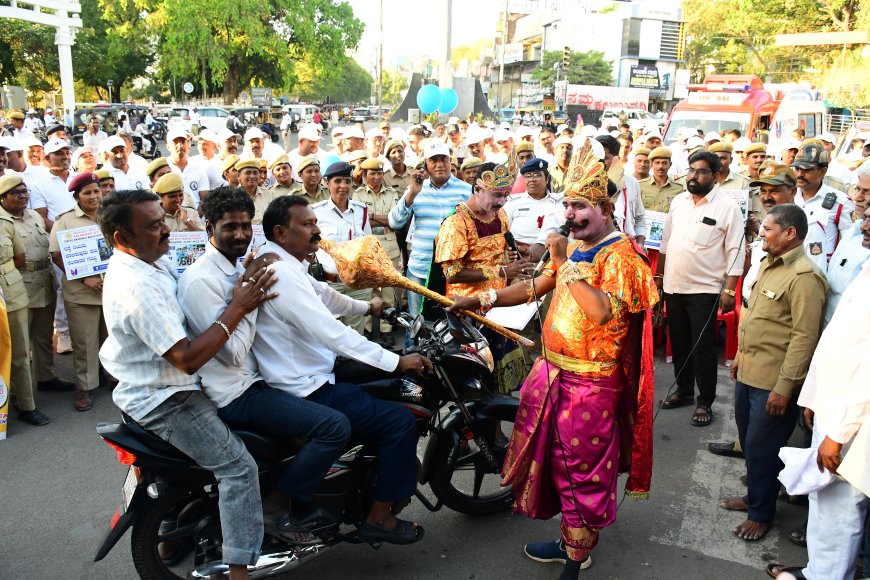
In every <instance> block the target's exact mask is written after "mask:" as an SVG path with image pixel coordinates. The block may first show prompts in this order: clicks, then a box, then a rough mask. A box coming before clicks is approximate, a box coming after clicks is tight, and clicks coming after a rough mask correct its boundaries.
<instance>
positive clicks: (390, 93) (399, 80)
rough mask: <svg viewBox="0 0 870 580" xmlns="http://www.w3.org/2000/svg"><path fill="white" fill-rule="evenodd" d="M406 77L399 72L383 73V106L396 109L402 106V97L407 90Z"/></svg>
mask: <svg viewBox="0 0 870 580" xmlns="http://www.w3.org/2000/svg"><path fill="white" fill-rule="evenodd" d="M408 86H409V83H408V75H406V74H402V73H400V72H399V71H388V70H385V71H384V86H383V102H384V104H385V105H391V106H393V107H398V106H399V105H401V104H402V96H403V93H404V92H405V91H407V90H408Z"/></svg>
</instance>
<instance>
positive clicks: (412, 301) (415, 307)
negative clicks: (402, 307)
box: [405, 272, 426, 348]
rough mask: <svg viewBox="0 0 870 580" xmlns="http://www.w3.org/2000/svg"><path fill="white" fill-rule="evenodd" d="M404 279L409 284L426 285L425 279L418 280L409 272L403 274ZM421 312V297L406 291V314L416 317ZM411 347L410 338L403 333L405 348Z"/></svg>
mask: <svg viewBox="0 0 870 580" xmlns="http://www.w3.org/2000/svg"><path fill="white" fill-rule="evenodd" d="M405 277H406V278H407V279H408V280H410V281H411V282H416V283H417V284H419V285H420V286H425V285H426V278H420V277H419V276H415V275H413V274H411V273H410V272H407V273H406V274H405ZM422 310H423V297H422V296H420V295H419V294H417V293H416V292H411V291H410V290H408V313H409V314H413V315H414V316H417V315H418V314H420V312H421V311H422ZM409 346H411V336H410V335H409V334H408V332H407V331H405V347H406V348H407V347H409Z"/></svg>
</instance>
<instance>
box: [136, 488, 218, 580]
mask: <svg viewBox="0 0 870 580" xmlns="http://www.w3.org/2000/svg"><path fill="white" fill-rule="evenodd" d="M189 499H191V498H190V496H189V495H188V494H186V493H184V492H182V491H179V492H176V493H171V494H169V495H167V496H165V497H162V498H160V499H158V500H157V501H156V502H155V503H154V505H153V507H152V509H150V510H149V511H148V512H147V513H145V515H143V516H142V517H141V518H139V519H138V520H137V521H136V523H134V524H133V531H132V535H131V538H130V551H131V552H132V554H133V564H134V565H135V566H136V572H138V574H139V577H140V578H142V579H143V580H185V579H186V578H187V576H188V573H189V572H190V571H191V570H193V568H194V563H193V549H192V548H193V546H194V542H195V539H196V538H195V535H196V533H197V530H196V527H197V526H196V519H197V518H196V515H195V514H194V522H192V523H189V524H188V525H186V526H182V527H183V528H185V529H186V528H190V530H189V531H190V534H189V535H184V536H182V537H181V538H179V539H181V540H182V541H183V542H185V544H186V545H185V548H186V549H187V551H188V553H187V555H186V556H185V557H184V558H183V559H182V561H181V562H179V563H178V564H175V565H172V566H168V565H166V564H164V563H163V561H161V559H160V556H159V554H158V552H157V544H158V543H159V541H158V535H159V530H160V523H161V522H162V521H163V519H164V518H166V517H167V516H168V515H170V514H172V513H173V512H174V511H177V510H176V507H177V506H178V505H180V504H181V503H184V502H185V501H186V500H189ZM204 509H205V508H204V507H203V508H202V510H204ZM201 515H206V514H204V513H203V514H201ZM188 521H189V519H188Z"/></svg>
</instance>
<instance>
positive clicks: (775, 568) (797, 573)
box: [764, 564, 807, 580]
mask: <svg viewBox="0 0 870 580" xmlns="http://www.w3.org/2000/svg"><path fill="white" fill-rule="evenodd" d="M802 570H803V566H788V565H786V564H768V565H767V566H765V567H764V571H765V572H767V575H768V576H770V577H771V578H777V577H778V576H779V575H780V574H782V573H783V572H788V573H789V574H791V575H792V576H794V577H795V578H796V579H797V580H806V578H807V577H806V576H804V573H803V572H802Z"/></svg>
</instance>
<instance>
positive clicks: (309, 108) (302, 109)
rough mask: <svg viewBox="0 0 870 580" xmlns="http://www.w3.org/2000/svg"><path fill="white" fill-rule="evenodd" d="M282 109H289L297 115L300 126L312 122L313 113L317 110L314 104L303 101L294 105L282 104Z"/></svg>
mask: <svg viewBox="0 0 870 580" xmlns="http://www.w3.org/2000/svg"><path fill="white" fill-rule="evenodd" d="M283 108H284V110H285V111H289V112H290V113H293V114H295V115H298V116H299V119H298V121H297V122H298V124H299V126H300V127H303V126H305V125H307V124H308V123H313V122H314V113H315V112H316V111H317V110H318V109H317V107H315V106H314V105H306V104H304V103H300V104H296V105H284V107H283Z"/></svg>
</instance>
